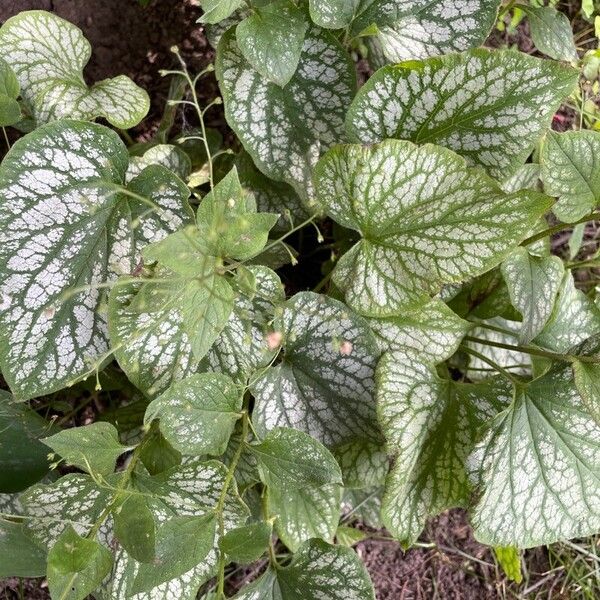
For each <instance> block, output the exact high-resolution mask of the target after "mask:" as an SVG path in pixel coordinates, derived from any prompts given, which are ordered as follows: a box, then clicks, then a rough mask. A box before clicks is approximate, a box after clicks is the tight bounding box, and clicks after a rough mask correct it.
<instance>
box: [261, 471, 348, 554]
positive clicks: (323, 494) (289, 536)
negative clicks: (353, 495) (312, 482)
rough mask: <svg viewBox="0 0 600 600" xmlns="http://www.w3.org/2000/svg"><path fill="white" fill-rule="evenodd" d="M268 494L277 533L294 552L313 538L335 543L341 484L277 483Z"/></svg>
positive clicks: (269, 511)
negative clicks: (301, 484) (305, 484)
mask: <svg viewBox="0 0 600 600" xmlns="http://www.w3.org/2000/svg"><path fill="white" fill-rule="evenodd" d="M266 493H267V510H268V513H269V516H270V517H275V518H276V520H275V531H276V532H277V535H278V537H279V539H280V540H281V541H282V542H283V543H284V544H285V545H286V546H287V547H288V548H289V549H290V550H291V551H292V552H296V551H297V550H298V548H299V547H300V546H301V545H302V544H303V543H304V542H306V541H307V540H310V539H313V538H319V539H322V540H324V541H326V542H330V543H331V542H333V536H334V534H335V529H336V527H337V525H338V523H339V521H340V514H341V500H342V488H341V487H340V486H339V485H335V484H333V485H330V484H328V485H323V486H321V487H313V486H308V485H307V486H303V487H295V486H289V485H286V484H284V483H281V482H278V483H277V485H273V486H270V487H269V488H268V489H267V492H266Z"/></svg>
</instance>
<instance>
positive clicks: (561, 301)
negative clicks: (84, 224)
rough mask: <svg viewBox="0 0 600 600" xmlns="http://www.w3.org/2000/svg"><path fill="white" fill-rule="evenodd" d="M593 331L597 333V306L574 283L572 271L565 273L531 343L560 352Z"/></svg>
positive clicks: (599, 311) (599, 321)
mask: <svg viewBox="0 0 600 600" xmlns="http://www.w3.org/2000/svg"><path fill="white" fill-rule="evenodd" d="M597 333H600V308H599V307H598V306H596V304H595V303H594V302H593V300H591V299H590V298H588V297H587V296H586V295H585V294H584V293H583V292H582V291H581V290H578V289H577V288H576V287H575V280H574V279H573V274H572V273H571V272H567V273H565V276H564V277H563V280H562V282H561V285H560V289H559V291H558V297H557V299H556V303H555V305H554V311H553V312H552V316H551V317H550V320H549V321H548V323H546V326H545V327H544V329H543V330H542V332H541V333H540V334H539V335H538V336H537V337H536V338H535V340H534V343H535V344H536V345H537V346H542V347H543V348H548V349H549V350H552V351H554V352H563V353H564V352H568V351H569V350H570V349H571V348H572V347H573V346H576V345H577V344H580V343H581V342H583V341H584V340H586V339H587V338H589V337H591V336H593V335H596V334H597Z"/></svg>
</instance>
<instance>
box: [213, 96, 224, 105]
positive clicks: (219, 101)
mask: <svg viewBox="0 0 600 600" xmlns="http://www.w3.org/2000/svg"><path fill="white" fill-rule="evenodd" d="M213 104H216V105H217V106H218V105H219V104H223V98H221V96H217V97H216V98H215V99H214V100H213Z"/></svg>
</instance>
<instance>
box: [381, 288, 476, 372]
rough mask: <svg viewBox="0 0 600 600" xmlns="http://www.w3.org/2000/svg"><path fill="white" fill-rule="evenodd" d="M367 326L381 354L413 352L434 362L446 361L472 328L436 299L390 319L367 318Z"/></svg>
mask: <svg viewBox="0 0 600 600" xmlns="http://www.w3.org/2000/svg"><path fill="white" fill-rule="evenodd" d="M369 326H370V327H371V329H372V330H373V333H374V334H375V337H376V338H377V343H378V345H379V347H380V349H381V351H382V352H387V351H394V350H400V351H403V350H414V351H415V352H418V353H420V354H421V355H422V356H423V357H424V358H426V359H427V360H431V361H432V362H434V363H439V362H443V361H444V360H447V359H448V358H450V357H451V356H452V355H453V354H454V353H455V352H456V350H457V349H458V346H459V344H460V342H461V340H462V338H463V337H464V336H465V335H466V334H467V333H468V331H469V330H470V329H471V327H472V325H471V323H469V322H467V321H465V320H464V319H461V318H460V317H459V316H458V315H457V314H456V313H454V312H453V311H452V310H451V309H450V308H448V306H446V304H444V303H443V302H442V301H441V300H439V299H437V298H434V299H433V300H431V301H430V302H428V303H427V304H425V305H424V306H420V307H418V308H415V309H413V310H407V311H403V312H402V313H400V314H398V315H395V316H393V317H380V318H372V319H369Z"/></svg>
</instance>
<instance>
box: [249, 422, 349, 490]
mask: <svg viewBox="0 0 600 600" xmlns="http://www.w3.org/2000/svg"><path fill="white" fill-rule="evenodd" d="M249 450H250V451H251V452H252V454H254V456H256V459H257V461H258V464H259V466H260V467H261V468H262V470H263V476H264V479H265V480H266V483H267V484H268V485H271V483H273V485H274V487H277V485H278V484H283V485H288V486H291V487H294V488H301V487H303V486H322V485H326V484H329V483H339V484H341V483H342V472H341V471H340V467H339V465H338V464H337V462H336V461H335V458H333V455H332V454H331V452H329V450H327V448H325V446H323V445H322V444H320V443H319V442H318V441H317V440H315V439H314V438H312V437H311V436H310V435H308V434H306V433H304V432H302V431H298V430H296V429H289V428H286V427H276V428H275V429H273V430H272V431H270V432H269V433H268V434H267V435H266V437H265V438H264V439H263V440H262V441H261V442H260V443H259V444H252V445H251V446H249Z"/></svg>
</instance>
